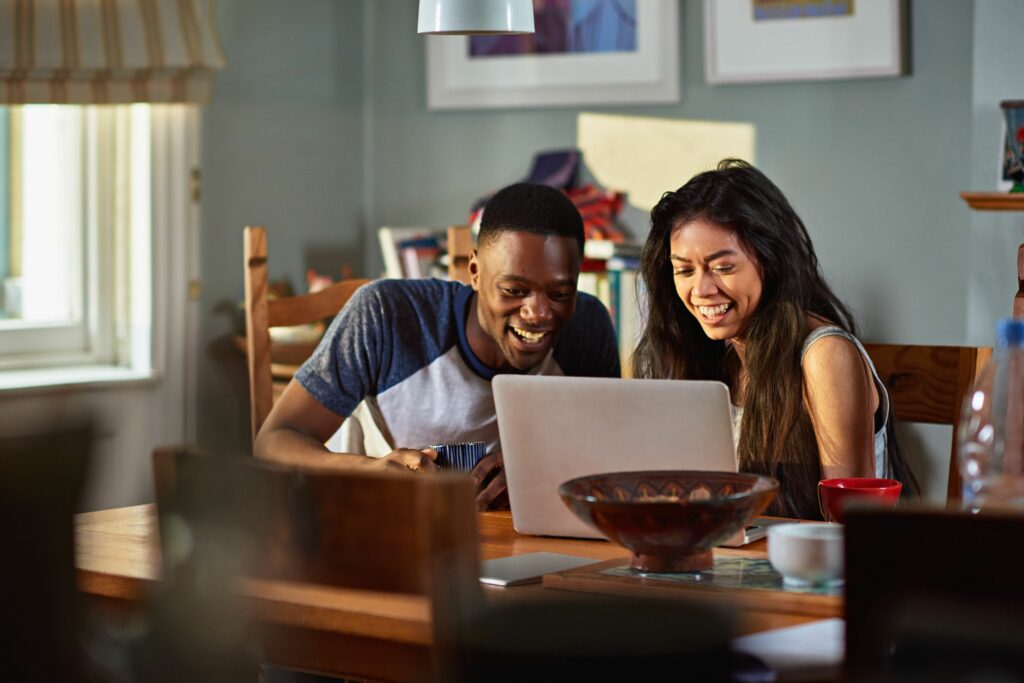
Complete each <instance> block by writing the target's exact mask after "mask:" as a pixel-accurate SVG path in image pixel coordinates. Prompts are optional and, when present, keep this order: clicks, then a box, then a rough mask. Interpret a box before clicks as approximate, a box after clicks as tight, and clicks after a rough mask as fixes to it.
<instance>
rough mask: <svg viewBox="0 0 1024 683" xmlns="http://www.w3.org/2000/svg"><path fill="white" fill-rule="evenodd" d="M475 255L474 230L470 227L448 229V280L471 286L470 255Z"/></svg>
mask: <svg viewBox="0 0 1024 683" xmlns="http://www.w3.org/2000/svg"><path fill="white" fill-rule="evenodd" d="M472 253H473V229H472V228H471V227H470V226H468V225H453V226H451V227H450V228H448V279H449V280H454V281H456V282H461V283H463V284H466V285H468V284H469V255H470V254H472Z"/></svg>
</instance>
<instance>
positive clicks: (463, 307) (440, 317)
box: [295, 280, 620, 456]
mask: <svg viewBox="0 0 1024 683" xmlns="http://www.w3.org/2000/svg"><path fill="white" fill-rule="evenodd" d="M472 296H473V289H472V288H471V287H469V286H467V285H463V284H460V283H458V282H447V281H444V280H378V281H376V282H373V283H370V284H368V285H365V286H363V287H361V288H360V289H359V290H358V291H357V292H356V294H355V295H354V296H353V297H352V299H351V300H350V301H349V302H348V304H347V305H346V306H345V307H344V308H343V309H342V310H341V312H340V313H338V315H337V316H336V317H335V318H334V322H332V323H331V326H330V327H329V328H328V330H327V333H326V334H325V335H324V338H323V340H322V341H321V342H320V345H319V346H318V347H317V349H316V351H315V352H314V353H313V355H312V356H311V357H310V358H309V359H308V360H307V361H306V362H305V363H304V364H303V365H302V367H301V368H299V371H298V372H297V373H296V374H295V379H296V380H297V381H298V382H299V383H300V384H301V385H302V387H303V388H304V389H305V390H306V391H307V392H309V394H310V395H311V396H313V398H315V399H316V400H317V401H319V402H320V403H321V404H322V405H323V406H324V407H326V408H327V409H329V410H331V411H332V412H334V413H336V414H338V415H341V416H342V417H344V418H345V422H344V423H343V424H342V428H341V429H340V430H339V431H338V433H337V434H335V435H334V436H333V437H332V438H331V439H330V441H328V448H329V449H330V450H332V451H336V452H342V453H361V454H365V455H373V456H383V455H387V454H388V453H390V452H391V451H392V450H394V449H395V448H423V447H425V446H429V445H430V444H434V443H444V442H451V441H483V442H485V443H486V444H487V450H488V452H494V451H496V450H500V444H499V442H498V422H497V417H496V415H495V411H494V396H493V394H492V393H491V378H493V377H494V375H495V374H496V373H495V371H494V370H493V369H491V368H489V367H487V366H486V365H484V364H483V363H482V362H481V361H480V359H479V358H477V357H476V355H475V354H474V353H473V351H472V349H470V347H469V342H468V340H467V339H466V318H467V315H468V313H469V306H470V301H471V299H472ZM529 374H537V375H573V376H584V377H618V376H619V375H620V368H619V354H618V350H617V347H616V342H615V332H614V330H613V328H612V323H611V318H610V317H609V315H608V311H607V309H605V307H604V305H603V304H601V302H600V301H598V300H597V299H596V298H594V297H593V296H590V295H588V294H582V293H580V294H577V298H576V311H575V313H574V314H573V316H572V317H571V318H570V319H569V321H568V322H567V323H566V325H565V327H564V328H563V329H562V331H561V334H560V335H559V337H558V339H557V340H556V341H555V345H554V347H553V348H552V349H551V351H550V352H548V355H547V356H546V357H545V358H544V360H543V361H542V362H541V363H540V365H538V366H537V367H535V368H533V369H532V370H530V371H529Z"/></svg>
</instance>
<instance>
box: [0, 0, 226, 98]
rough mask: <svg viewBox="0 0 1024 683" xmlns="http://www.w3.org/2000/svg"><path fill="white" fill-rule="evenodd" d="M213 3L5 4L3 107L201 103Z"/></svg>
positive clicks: (208, 75) (210, 53) (94, 0)
mask: <svg viewBox="0 0 1024 683" xmlns="http://www.w3.org/2000/svg"><path fill="white" fill-rule="evenodd" d="M223 65H224V57H223V54H222V52H221V48H220V41H219V39H218V37H217V33H216V27H215V23H214V18H213V0H0V104H35V103H50V104H112V103H128V102H192V103H200V104H201V103H203V102H206V101H207V100H208V99H209V97H210V88H211V80H212V72H213V70H214V69H218V68H221V67H223Z"/></svg>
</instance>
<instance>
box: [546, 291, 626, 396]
mask: <svg viewBox="0 0 1024 683" xmlns="http://www.w3.org/2000/svg"><path fill="white" fill-rule="evenodd" d="M555 360H556V361H557V362H558V365H559V367H561V368H562V371H563V372H565V374H566V375H570V376H574V377H621V376H622V368H621V367H620V364H619V347H618V343H617V341H616V338H615V328H614V327H613V326H612V319H611V316H610V315H608V309H607V308H605V306H604V304H602V303H601V302H600V301H599V300H598V299H597V298H596V297H593V296H591V295H589V294H583V293H581V294H578V295H577V299H576V312H575V313H573V316H572V318H571V319H570V320H569V324H568V326H567V328H566V330H565V332H564V333H563V335H562V337H561V339H559V341H558V347H557V348H556V349H555Z"/></svg>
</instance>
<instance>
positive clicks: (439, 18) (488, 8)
mask: <svg viewBox="0 0 1024 683" xmlns="http://www.w3.org/2000/svg"><path fill="white" fill-rule="evenodd" d="M417 30H418V31H419V33H436V34H442V35H472V34H491V33H533V1H532V0H420V16H419V27H418V29H417Z"/></svg>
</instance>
